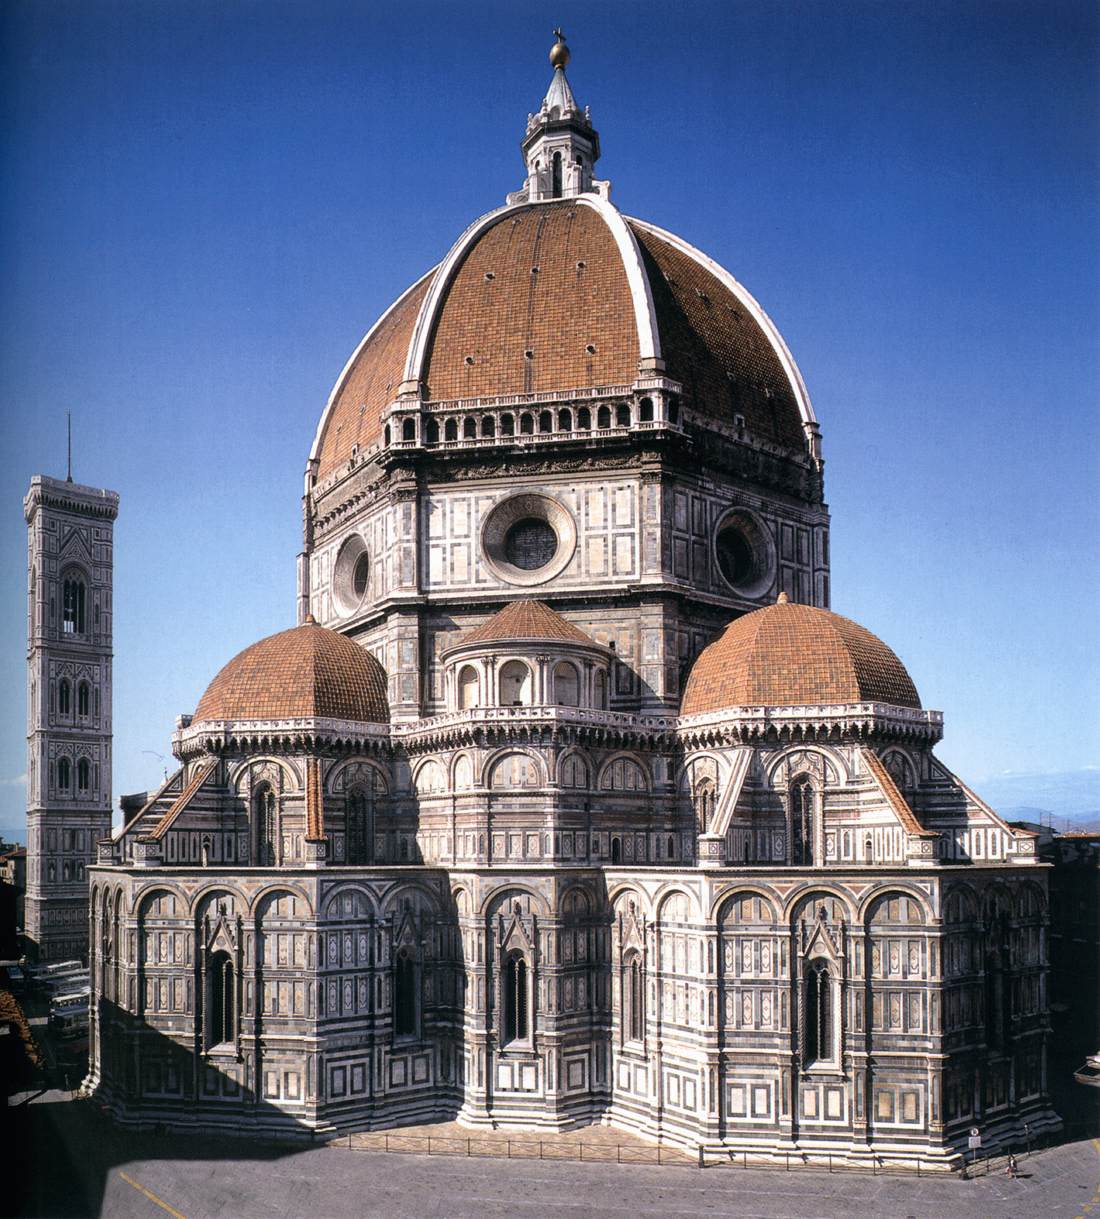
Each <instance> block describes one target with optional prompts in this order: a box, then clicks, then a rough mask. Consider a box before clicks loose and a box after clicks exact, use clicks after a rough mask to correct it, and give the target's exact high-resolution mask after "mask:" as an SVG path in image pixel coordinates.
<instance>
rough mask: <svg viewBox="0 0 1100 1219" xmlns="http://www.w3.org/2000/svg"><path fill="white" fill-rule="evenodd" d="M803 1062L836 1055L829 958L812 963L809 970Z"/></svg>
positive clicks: (826, 1060)
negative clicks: (834, 1052)
mask: <svg viewBox="0 0 1100 1219" xmlns="http://www.w3.org/2000/svg"><path fill="white" fill-rule="evenodd" d="M802 1053H803V1061H804V1062H805V1064H806V1065H807V1066H812V1065H813V1064H814V1063H817V1062H831V1061H832V1058H833V985H832V977H831V976H830V973H829V965H828V962H827V961H820V960H815V961H811V962H809V965H808V967H807V970H806V1027H805V1034H804V1038H803V1047H802Z"/></svg>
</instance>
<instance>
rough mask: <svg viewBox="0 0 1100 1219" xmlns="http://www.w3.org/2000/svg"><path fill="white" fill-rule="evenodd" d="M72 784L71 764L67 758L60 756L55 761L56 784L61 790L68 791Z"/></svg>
mask: <svg viewBox="0 0 1100 1219" xmlns="http://www.w3.org/2000/svg"><path fill="white" fill-rule="evenodd" d="M72 785H73V777H72V765H71V764H70V762H69V759H68V758H61V759H60V760H59V761H58V763H57V786H58V788H59V789H60V790H61V791H63V792H66V793H68V791H69V788H70V787H72Z"/></svg>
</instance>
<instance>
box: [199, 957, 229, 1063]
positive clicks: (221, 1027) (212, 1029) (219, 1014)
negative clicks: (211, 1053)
mask: <svg viewBox="0 0 1100 1219" xmlns="http://www.w3.org/2000/svg"><path fill="white" fill-rule="evenodd" d="M206 1003H207V1006H206V1010H207V1021H206V1048H207V1049H208V1050H209V1049H213V1048H214V1046H218V1045H224V1044H225V1043H226V1042H231V1041H233V1039H234V1038H235V1037H236V1035H237V991H236V977H235V973H234V970H233V962H232V960H230V957H229V953H228V952H224V951H219V952H215V953H214V955H213V956H212V957H211V958H210V963H209V965H208V966H207V970H206Z"/></svg>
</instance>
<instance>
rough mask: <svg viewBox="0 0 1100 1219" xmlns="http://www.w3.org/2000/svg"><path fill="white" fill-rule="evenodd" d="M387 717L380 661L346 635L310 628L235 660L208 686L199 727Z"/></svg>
mask: <svg viewBox="0 0 1100 1219" xmlns="http://www.w3.org/2000/svg"><path fill="white" fill-rule="evenodd" d="M389 718H390V712H389V705H388V702H387V699H386V672H385V670H384V669H383V668H382V666H381V665H380V664H379V663H378V661H377V660H375V658H374V657H373V656H372V655H371V654H370V653H369V652H367V651H365V650H364V649H363V648H361V647H360V646H359V645H358V644H356V643H353V642H352V641H351V640H350V639H348V638H347V637H346V636H344V635H341V634H339V633H337V632H336V631H330V630H328V629H327V628H326V627H323V626H317V625H316V623H313V622H307V623H305V624H304V625H302V626H297V627H293V628H292V629H291V630H289V631H280V632H279V633H278V634H277V635H269V636H268V637H267V638H266V639H261V640H260V641H259V643H254V644H253V645H252V646H251V647H248V648H245V650H244V651H243V652H240V653H238V655H236V656H234V657H233V659H232V660H231V661H230V662H229V663H228V664H227V665H226V666H225V667H224V668H223V669H222V670H221V672H220V673H219V674H218V675H217V677H215V678H214V680H213V681H212V682H211V683H210V685H209V686H207V688H206V693H205V694H204V695H203V696H202V698H201V699H199V705H198V707H197V708H196V709H195V714H194V717H193V722H194V723H199V722H200V721H203V720H279V719H336V720H352V721H354V722H356V723H388V722H389Z"/></svg>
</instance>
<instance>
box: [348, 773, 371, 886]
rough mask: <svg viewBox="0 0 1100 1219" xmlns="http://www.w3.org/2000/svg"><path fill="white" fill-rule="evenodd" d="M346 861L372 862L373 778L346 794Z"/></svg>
mask: <svg viewBox="0 0 1100 1219" xmlns="http://www.w3.org/2000/svg"><path fill="white" fill-rule="evenodd" d="M347 799H348V802H347V844H348V845H347V860H348V863H349V864H360V865H361V864H368V863H372V862H373V861H374V852H373V846H374V778H373V775H372V776H371V778H370V779H369V780H368V781H367V782H366V783H359V784H357V785H356V786H355V787H353V788H352V789H351V791H349V792H348V798H347Z"/></svg>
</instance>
